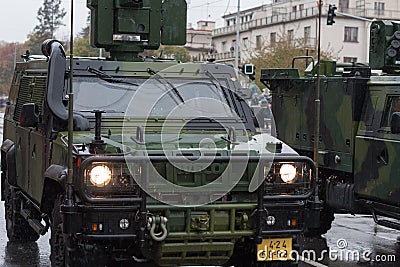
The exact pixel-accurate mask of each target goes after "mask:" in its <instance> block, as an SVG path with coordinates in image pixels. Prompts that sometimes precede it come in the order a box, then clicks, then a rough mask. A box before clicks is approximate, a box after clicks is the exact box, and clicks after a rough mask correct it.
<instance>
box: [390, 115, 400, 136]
mask: <svg viewBox="0 0 400 267" xmlns="http://www.w3.org/2000/svg"><path fill="white" fill-rule="evenodd" d="M390 131H391V132H392V134H398V133H400V112H393V113H392V117H391V119H390Z"/></svg>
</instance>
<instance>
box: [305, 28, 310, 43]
mask: <svg viewBox="0 0 400 267" xmlns="http://www.w3.org/2000/svg"><path fill="white" fill-rule="evenodd" d="M304 43H305V44H306V45H311V26H307V27H304Z"/></svg>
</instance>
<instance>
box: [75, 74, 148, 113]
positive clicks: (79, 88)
mask: <svg viewBox="0 0 400 267" xmlns="http://www.w3.org/2000/svg"><path fill="white" fill-rule="evenodd" d="M126 80H127V81H129V82H131V83H136V84H142V83H144V82H145V81H146V79H132V78H130V79H126ZM136 90H137V86H134V85H131V84H124V83H110V82H107V81H104V80H101V79H99V78H97V77H79V76H75V77H74V111H77V112H80V111H81V112H82V111H92V110H105V111H113V113H124V112H125V110H126V107H127V106H128V104H129V102H130V100H131V98H132V97H133V95H134V93H135V92H136Z"/></svg>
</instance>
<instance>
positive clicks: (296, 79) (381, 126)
mask: <svg viewBox="0 0 400 267" xmlns="http://www.w3.org/2000/svg"><path fill="white" fill-rule="evenodd" d="M370 33H371V40H370V48H369V58H370V64H369V66H368V65H366V64H360V63H336V62H334V61H321V62H320V63H319V64H320V68H321V70H320V72H321V86H320V89H321V91H320V92H321V95H320V96H321V97H320V101H321V108H320V114H321V120H320V122H319V125H320V136H318V137H317V138H316V137H315V136H314V129H315V126H314V125H315V115H316V112H315V111H316V108H315V99H316V89H317V77H316V73H317V67H318V65H317V64H318V63H317V64H315V66H314V64H312V65H310V66H309V68H307V69H306V70H305V75H304V76H300V75H299V71H298V70H297V69H294V68H289V69H264V70H262V78H261V79H262V81H263V83H264V84H266V85H268V87H269V88H270V89H271V91H272V95H273V104H272V111H273V114H274V118H275V120H276V133H277V137H279V138H280V139H281V140H283V141H284V142H286V143H287V144H289V145H290V146H292V147H293V148H295V149H296V151H298V152H299V153H300V155H306V156H312V155H313V150H314V142H315V140H319V150H318V162H319V175H320V179H319V181H318V182H319V184H320V187H319V189H320V190H321V195H324V198H323V200H324V201H325V203H326V204H327V205H328V206H329V207H330V209H331V213H332V212H333V211H336V212H351V213H368V214H372V215H373V218H374V220H375V221H376V222H377V223H379V224H382V225H384V226H388V227H392V228H396V229H400V225H399V224H398V223H396V221H395V220H388V219H387V218H393V219H400V212H399V211H400V180H399V177H398V175H399V171H400V169H399V168H400V164H399V163H400V162H399V157H398V154H399V153H400V147H398V143H399V140H400V135H399V133H400V131H399V118H400V117H399V115H400V113H399V111H400V109H398V100H399V99H400V90H399V85H400V77H399V74H398V71H399V69H400V64H399V58H400V57H399V55H400V54H399V47H400V46H399V45H398V44H400V24H399V23H397V22H390V21H375V22H373V23H372V25H371V29H370ZM325 210H329V209H325ZM385 217H386V218H385ZM326 223H329V222H326Z"/></svg>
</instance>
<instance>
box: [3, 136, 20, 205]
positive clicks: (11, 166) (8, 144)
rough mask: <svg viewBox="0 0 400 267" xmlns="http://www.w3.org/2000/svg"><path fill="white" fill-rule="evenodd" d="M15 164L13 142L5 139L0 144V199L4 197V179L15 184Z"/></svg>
mask: <svg viewBox="0 0 400 267" xmlns="http://www.w3.org/2000/svg"><path fill="white" fill-rule="evenodd" d="M16 166H17V164H16V162H15V146H14V142H13V141H12V140H10V139H6V140H4V142H3V144H2V145H1V200H4V197H5V191H4V190H5V182H6V179H7V182H8V183H9V184H10V185H12V186H17V169H16ZM7 172H8V175H7Z"/></svg>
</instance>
